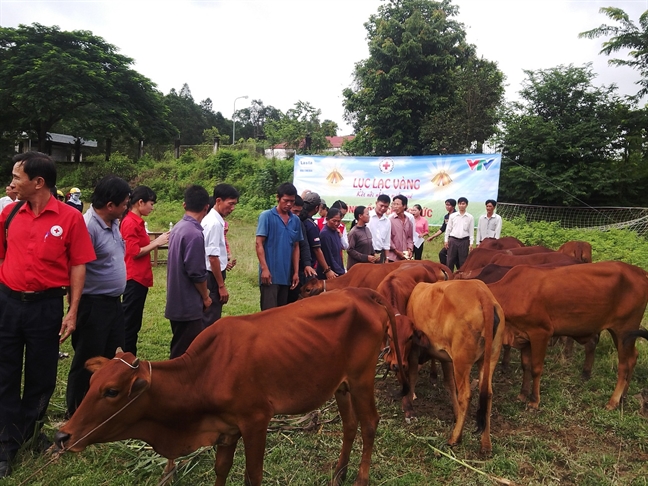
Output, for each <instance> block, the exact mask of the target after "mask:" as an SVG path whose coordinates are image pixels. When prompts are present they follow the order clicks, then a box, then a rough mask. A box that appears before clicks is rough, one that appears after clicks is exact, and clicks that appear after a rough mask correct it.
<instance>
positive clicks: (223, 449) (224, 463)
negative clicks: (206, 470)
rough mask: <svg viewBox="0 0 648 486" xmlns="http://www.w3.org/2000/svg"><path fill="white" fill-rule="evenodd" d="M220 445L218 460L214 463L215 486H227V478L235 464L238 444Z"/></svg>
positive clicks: (217, 449) (217, 453)
mask: <svg viewBox="0 0 648 486" xmlns="http://www.w3.org/2000/svg"><path fill="white" fill-rule="evenodd" d="M237 443H238V441H236V442H234V443H233V444H228V445H219V446H217V447H216V459H215V461H214V471H215V472H216V483H215V484H214V486H225V482H226V481H227V476H228V474H229V472H230V469H232V464H233V463H234V452H235V451H236V444H237Z"/></svg>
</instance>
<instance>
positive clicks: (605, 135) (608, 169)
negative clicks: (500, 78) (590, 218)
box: [500, 65, 648, 206]
mask: <svg viewBox="0 0 648 486" xmlns="http://www.w3.org/2000/svg"><path fill="white" fill-rule="evenodd" d="M525 72H526V74H527V79H526V80H525V82H524V83H523V88H522V90H521V91H520V96H521V98H522V100H523V101H522V102H520V103H513V104H512V105H511V106H510V107H509V109H508V111H507V113H506V114H505V116H504V120H503V121H504V123H503V134H502V135H501V140H500V144H501V145H502V152H503V154H504V156H505V157H504V159H503V161H502V172H501V178H500V195H501V197H502V198H503V199H505V200H506V201H510V202H519V203H527V204H558V205H563V204H564V205H570V204H574V200H575V199H576V200H577V201H580V202H581V203H582V202H585V203H587V204H592V205H615V206H616V205H623V204H626V205H642V204H645V203H647V202H648V199H646V188H648V177H646V174H647V173H648V172H647V171H648V165H647V162H648V160H647V159H646V158H645V157H644V156H643V155H642V151H645V148H644V147H645V140H646V139H645V137H646V133H645V122H646V114H645V112H644V111H642V110H638V111H634V110H632V107H631V106H630V105H627V104H626V103H625V102H624V101H622V100H621V99H620V98H619V97H618V96H617V94H616V87H614V86H611V87H598V86H595V85H594V84H593V80H594V77H595V74H594V73H593V72H592V68H591V65H586V66H584V67H574V66H572V65H570V66H558V67H556V68H551V69H546V70H538V71H525Z"/></svg>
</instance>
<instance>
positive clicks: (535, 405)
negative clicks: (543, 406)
mask: <svg viewBox="0 0 648 486" xmlns="http://www.w3.org/2000/svg"><path fill="white" fill-rule="evenodd" d="M539 407H540V403H538V402H529V403H527V409H528V410H530V411H532V412H537V411H538V408H539Z"/></svg>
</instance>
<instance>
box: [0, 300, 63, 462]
mask: <svg viewBox="0 0 648 486" xmlns="http://www.w3.org/2000/svg"><path fill="white" fill-rule="evenodd" d="M62 319H63V298H62V297H53V298H50V299H44V300H40V301H37V302H21V301H20V300H17V299H14V298H12V297H9V296H7V295H5V294H3V293H0V461H8V460H12V459H13V458H14V457H15V455H16V452H18V449H19V448H20V446H21V445H22V444H24V443H25V442H26V441H27V440H29V439H30V438H31V437H32V436H33V435H34V434H35V433H38V432H39V431H40V428H41V426H42V421H43V419H44V418H45V412H46V411H47V406H48V405H49V400H50V398H51V396H52V393H54V389H55V388H56V368H57V366H58V352H59V335H58V333H59V331H60V330H61V321H62ZM23 359H24V363H25V367H24V377H25V378H24V385H23V389H22V394H21V386H20V385H21V379H22V377H23Z"/></svg>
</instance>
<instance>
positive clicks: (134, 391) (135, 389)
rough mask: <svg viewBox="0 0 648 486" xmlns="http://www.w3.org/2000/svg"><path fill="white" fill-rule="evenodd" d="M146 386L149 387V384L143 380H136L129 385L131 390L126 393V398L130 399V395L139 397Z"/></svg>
mask: <svg viewBox="0 0 648 486" xmlns="http://www.w3.org/2000/svg"><path fill="white" fill-rule="evenodd" d="M148 386H149V382H148V381H146V380H145V379H144V378H137V379H136V380H135V381H134V382H133V384H132V385H131V388H130V390H129V391H128V396H129V397H130V396H131V395H139V394H140V393H142V392H143V391H144V390H146V389H147V388H148Z"/></svg>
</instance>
